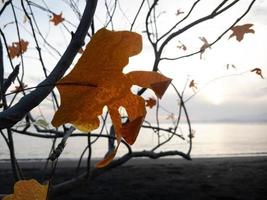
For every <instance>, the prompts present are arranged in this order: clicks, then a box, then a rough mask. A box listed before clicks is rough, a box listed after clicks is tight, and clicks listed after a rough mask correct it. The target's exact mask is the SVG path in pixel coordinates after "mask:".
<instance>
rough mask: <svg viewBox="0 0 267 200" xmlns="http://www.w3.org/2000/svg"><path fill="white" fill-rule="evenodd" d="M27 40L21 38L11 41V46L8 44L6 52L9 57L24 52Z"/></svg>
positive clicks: (26, 47)
mask: <svg viewBox="0 0 267 200" xmlns="http://www.w3.org/2000/svg"><path fill="white" fill-rule="evenodd" d="M28 45H29V42H27V41H24V40H23V39H21V40H20V41H19V42H13V43H12V45H11V46H8V53H9V55H10V58H11V59H13V58H15V57H19V56H20V55H21V54H23V53H25V52H26V51H27V49H28Z"/></svg>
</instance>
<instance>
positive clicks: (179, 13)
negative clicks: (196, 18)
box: [176, 9, 184, 16]
mask: <svg viewBox="0 0 267 200" xmlns="http://www.w3.org/2000/svg"><path fill="white" fill-rule="evenodd" d="M181 14H184V12H183V11H181V9H178V10H177V11H176V16H178V15H181Z"/></svg>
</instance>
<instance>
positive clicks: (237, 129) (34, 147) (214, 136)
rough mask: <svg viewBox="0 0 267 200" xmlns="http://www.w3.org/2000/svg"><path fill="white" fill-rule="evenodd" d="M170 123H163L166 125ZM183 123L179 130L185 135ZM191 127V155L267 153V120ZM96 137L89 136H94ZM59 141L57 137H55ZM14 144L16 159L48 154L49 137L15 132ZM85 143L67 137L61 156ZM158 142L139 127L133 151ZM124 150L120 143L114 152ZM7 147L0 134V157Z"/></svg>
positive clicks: (184, 146)
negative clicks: (192, 132) (266, 121)
mask: <svg viewBox="0 0 267 200" xmlns="http://www.w3.org/2000/svg"><path fill="white" fill-rule="evenodd" d="M170 126H171V124H163V125H162V127H164V128H168V127H170ZM187 129H188V128H187V126H186V124H184V125H182V126H181V129H180V130H179V131H180V133H183V136H185V137H186V136H187V134H188V133H187ZM192 129H193V130H194V132H195V133H194V138H193V140H192V141H193V146H192V152H191V156H192V157H225V156H257V155H267V124H266V123H192ZM168 137H169V135H168V134H167V133H164V132H161V133H160V141H161V142H162V141H164V140H166V139H168ZM94 139H95V138H93V137H92V138H91V140H94ZM58 142H60V139H58ZM14 144H15V151H16V156H17V158H18V159H35V158H47V156H48V154H49V151H50V148H51V145H52V139H44V138H36V137H30V136H26V135H20V134H14ZM87 144H88V139H87V137H73V138H69V139H68V141H67V145H66V147H65V149H64V151H63V154H62V155H61V157H62V158H79V156H80V155H81V153H82V152H83V150H84V148H85V147H86V146H87ZM157 144H158V135H157V134H156V133H154V132H153V131H151V130H150V129H144V128H143V129H141V131H140V134H139V136H138V138H137V141H136V143H135V144H134V145H133V146H132V150H133V151H142V150H151V149H153V147H155V146H156V145H157ZM107 145H108V141H107V139H103V138H102V139H101V138H100V139H98V140H97V141H96V142H95V143H94V144H93V146H92V157H93V158H101V157H103V156H104V155H105V154H106V151H107ZM188 146H189V142H188V140H181V139H179V138H174V139H172V140H171V141H170V142H169V143H167V144H166V145H164V146H162V147H160V148H158V149H157V150H156V151H166V150H179V151H183V152H185V153H186V152H187V151H188ZM126 152H127V148H126V147H125V146H124V145H123V144H121V146H120V148H119V151H118V154H117V156H121V155H123V154H125V153H126ZM8 158H9V151H8V148H7V146H6V144H5V142H4V139H3V138H2V136H1V137H0V159H8Z"/></svg>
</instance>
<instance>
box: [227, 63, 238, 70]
mask: <svg viewBox="0 0 267 200" xmlns="http://www.w3.org/2000/svg"><path fill="white" fill-rule="evenodd" d="M230 66H231V67H232V68H234V69H236V66H235V65H234V64H231V65H230V64H227V65H226V69H227V70H228V69H229V67H230Z"/></svg>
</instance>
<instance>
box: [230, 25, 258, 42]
mask: <svg viewBox="0 0 267 200" xmlns="http://www.w3.org/2000/svg"><path fill="white" fill-rule="evenodd" d="M252 26H253V24H244V25H240V26H234V27H232V28H231V30H232V31H233V33H232V34H231V35H230V36H229V39H230V38H231V37H234V36H235V37H236V39H237V40H238V41H239V42H240V41H241V40H243V38H244V35H245V34H246V33H255V31H254V30H253V29H251V27H252Z"/></svg>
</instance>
